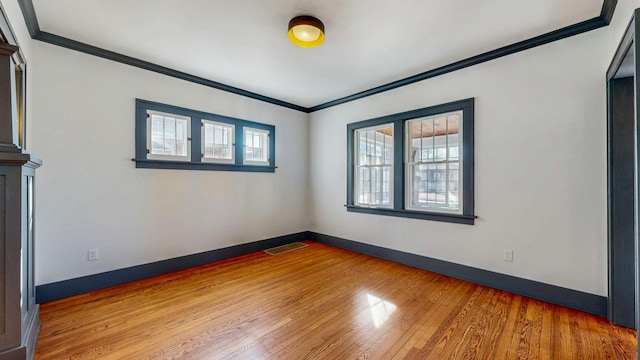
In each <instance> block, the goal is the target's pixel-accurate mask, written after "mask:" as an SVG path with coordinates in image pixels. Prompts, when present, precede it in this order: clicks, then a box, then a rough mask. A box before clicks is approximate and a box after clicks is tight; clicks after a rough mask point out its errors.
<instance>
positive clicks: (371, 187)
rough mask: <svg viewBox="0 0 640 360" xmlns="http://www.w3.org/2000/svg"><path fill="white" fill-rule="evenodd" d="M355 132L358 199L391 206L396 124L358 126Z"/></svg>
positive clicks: (363, 201)
mask: <svg viewBox="0 0 640 360" xmlns="http://www.w3.org/2000/svg"><path fill="white" fill-rule="evenodd" d="M354 136H355V140H356V146H355V149H354V150H356V151H355V153H354V162H355V167H356V169H355V171H354V174H355V177H356V178H355V181H354V182H355V186H356V189H355V191H354V202H355V203H356V204H358V205H370V206H371V205H375V206H378V205H379V206H390V205H391V201H392V200H391V199H392V196H391V195H392V191H391V189H392V175H391V173H392V165H393V124H385V125H381V126H377V127H373V128H368V129H361V130H356V131H354Z"/></svg>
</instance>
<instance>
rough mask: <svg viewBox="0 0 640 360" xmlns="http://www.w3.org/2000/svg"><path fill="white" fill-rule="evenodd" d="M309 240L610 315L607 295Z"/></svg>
mask: <svg viewBox="0 0 640 360" xmlns="http://www.w3.org/2000/svg"><path fill="white" fill-rule="evenodd" d="M308 239H309V240H313V241H315V242H319V243H322V244H326V245H330V246H334V247H338V248H341V249H345V250H350V251H354V252H358V253H361V254H366V255H370V256H373V257H376V258H380V259H385V260H389V261H393V262H396V263H399V264H404V265H408V266H411V267H415V268H418V269H423V270H427V271H431V272H434V273H438V274H442V275H446V276H450V277H453V278H456V279H461V280H466V281H469V282H472V283H475V284H480V285H484V286H488V287H491V288H494V289H499V290H504V291H508V292H511V293H514V294H518V295H523V296H526V297H529V298H532V299H536V300H542V301H546V302H549V303H552V304H556V305H560V306H565V307H568V308H572V309H576V310H580V311H584V312H588V313H591V314H594V315H598V316H602V317H606V316H607V298H606V297H604V296H598V295H594V294H589V293H585V292H582V291H577V290H571V289H567V288H563V287H560V286H555V285H549V284H545V283H541V282H538V281H533V280H527V279H523V278H519V277H515V276H511V275H505V274H500V273H496V272H493V271H487V270H482V269H478V268H473V267H470V266H465V265H460V264H456V263H452V262H448V261H443V260H438V259H433V258H429V257H425V256H420V255H415V254H411V253H406V252H402V251H398V250H392V249H387V248H383V247H379V246H374V245H369V244H364V243H360V242H357V241H352V240H347V239H342V238H338V237H335V236H329V235H323V234H318V233H314V232H309V236H308Z"/></svg>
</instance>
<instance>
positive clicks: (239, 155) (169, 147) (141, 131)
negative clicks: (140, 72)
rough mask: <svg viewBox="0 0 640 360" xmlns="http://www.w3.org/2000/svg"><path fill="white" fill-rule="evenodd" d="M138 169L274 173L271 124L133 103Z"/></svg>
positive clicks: (163, 105)
mask: <svg viewBox="0 0 640 360" xmlns="http://www.w3.org/2000/svg"><path fill="white" fill-rule="evenodd" d="M133 160H134V161H135V162H136V167H138V168H159V169H195V170H222V171H250V172H274V171H275V168H276V166H275V126H273V125H267V124H262V123H258V122H254V121H249V120H242V119H236V118H232V117H228V116H222V115H217V114H211V113H205V112H202V111H198V110H191V109H185V108H181V107H177V106H172V105H166V104H160V103H155V102H151V101H147V100H140V99H137V100H136V157H135V158H134V159H133Z"/></svg>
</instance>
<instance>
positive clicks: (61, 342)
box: [35, 242, 637, 359]
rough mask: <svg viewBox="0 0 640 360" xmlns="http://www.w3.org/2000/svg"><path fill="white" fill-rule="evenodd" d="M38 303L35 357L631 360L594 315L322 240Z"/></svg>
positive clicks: (630, 345)
mask: <svg viewBox="0 0 640 360" xmlns="http://www.w3.org/2000/svg"><path fill="white" fill-rule="evenodd" d="M307 244H309V245H310V246H308V247H306V248H303V249H300V250H295V251H292V252H288V253H284V254H281V255H277V256H271V255H267V254H265V253H262V252H260V253H254V254H250V255H247V256H242V257H239V258H234V259H230V260H226V261H222V262H217V263H213V264H209V265H205V266H200V267H197V268H192V269H188V270H185V271H180V272H176V273H172V274H168V275H164V276H159V277H154V278H151V279H146V280H142V281H138V282H135V283H130V284H125V285H121V286H117V287H113V288H109V289H105V290H100V291H95V292H92V293H88V294H83V295H78V296H75V297H71V298H66V299H62V300H58V301H54V302H50V303H45V304H42V306H41V321H42V330H41V332H40V337H39V340H38V344H37V347H36V356H35V358H36V359H171V358H184V359H402V358H405V359H636V355H635V353H636V346H637V344H636V333H635V331H631V330H628V329H624V328H620V327H616V326H613V325H611V324H609V323H608V321H607V320H606V319H604V318H600V317H596V316H593V315H589V314H585V313H581V312H578V311H574V310H570V309H567V308H563V307H559V306H555V305H551V304H547V303H544V302H541V301H537V300H532V299H529V298H525V297H522V296H518V295H513V294H510V293H507V292H503V291H499V290H494V289H490V288H486V287H483V286H479V285H474V284H471V283H468V282H464V281H460V280H455V279H452V278H448V277H445V276H441V275H437V274H434V273H430V272H426V271H422V270H418V269H414V268H410V267H407V266H403V265H399V264H395V263H392V262H388V261H384V260H379V259H375V258H372V257H369V256H365V255H360V254H356V253H352V252H348V251H344V250H341V249H336V248H332V247H328V246H324V245H322V244H317V243H313V242H307Z"/></svg>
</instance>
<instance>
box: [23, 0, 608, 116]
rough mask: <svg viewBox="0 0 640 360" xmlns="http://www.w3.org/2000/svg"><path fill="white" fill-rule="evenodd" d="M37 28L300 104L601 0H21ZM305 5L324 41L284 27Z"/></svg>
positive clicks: (545, 28) (552, 25)
mask: <svg viewBox="0 0 640 360" xmlns="http://www.w3.org/2000/svg"><path fill="white" fill-rule="evenodd" d="M33 3H34V7H35V12H36V15H37V18H38V22H39V24H40V29H41V30H43V31H46V32H50V33H53V34H56V35H60V36H64V37H67V38H70V39H73V40H77V41H80V42H84V43H87V44H91V45H94V46H98V47H101V48H104V49H107V50H111V51H115V52H118V53H121V54H124V55H128V56H132V57H135V58H139V59H142V60H145V61H149V62H152V63H155V64H158V65H162V66H166V67H169V68H173V69H176V70H180V71H183V72H186V73H190V74H193V75H197V76H201V77H204V78H207V79H210V80H214V81H218V82H221V83H224V84H227V85H231V86H235V87H239V88H242V89H244V90H249V91H252V92H256V93H259V94H262V95H265V96H269V97H274V98H277V99H280V100H284V101H287V102H291V103H294V104H297V105H301V106H305V107H311V106H314V105H318V104H321V103H324V102H327V101H330V100H334V99H336V98H340V97H343V96H347V95H351V94H353V93H356V92H359V91H363V90H367V89H370V88H372V87H375V86H379V85H383V84H385V83H388V82H391V81H394V80H399V79H401V78H404V77H407V76H411V75H414V74H417V73H421V72H424V71H427V70H430V69H433V68H436V67H439V66H442V65H446V64H449V63H452V62H455V61H458V60H462V59H465V58H468V57H471V56H474V55H478V54H480V53H482V52H486V51H490V50H494V49H496V48H498V47H502V46H505V45H509V44H512V43H515V42H518V41H521V40H525V39H528V38H531V37H534V36H537V35H541V34H543V33H546V32H549V31H553V30H556V29H559V28H562V27H565V26H567V25H571V24H575V23H577V22H580V21H584V20H588V19H591V18H593V17H596V16H598V15H599V14H600V10H601V7H602V4H603V0H483V1H480V0H393V1H390V0H386V1H385V0H380V1H375V2H374V1H372V0H341V1H338V0H270V1H258V0H183V1H179V0H92V1H87V0H33ZM303 14H304V15H313V16H316V17H318V18H319V19H320V20H322V21H323V22H324V24H325V28H326V39H325V43H324V44H323V45H322V46H320V47H318V48H314V49H303V48H298V47H296V46H294V45H293V44H291V43H290V42H289V40H288V39H287V24H288V22H289V20H290V19H291V18H293V17H294V16H296V15H303Z"/></svg>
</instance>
